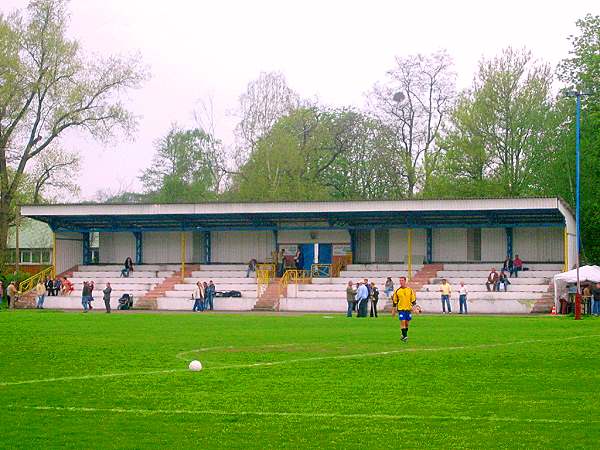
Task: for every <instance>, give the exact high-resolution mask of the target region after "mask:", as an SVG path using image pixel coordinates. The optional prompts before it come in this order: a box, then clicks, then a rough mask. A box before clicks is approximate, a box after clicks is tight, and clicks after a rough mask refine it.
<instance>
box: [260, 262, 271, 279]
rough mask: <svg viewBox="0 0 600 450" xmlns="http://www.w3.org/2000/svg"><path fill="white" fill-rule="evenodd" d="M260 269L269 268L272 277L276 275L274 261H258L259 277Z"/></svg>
mask: <svg viewBox="0 0 600 450" xmlns="http://www.w3.org/2000/svg"><path fill="white" fill-rule="evenodd" d="M259 270H267V271H268V272H269V274H270V278H273V277H275V264H274V263H258V264H257V265H256V273H257V275H256V276H257V277H258V271H259Z"/></svg>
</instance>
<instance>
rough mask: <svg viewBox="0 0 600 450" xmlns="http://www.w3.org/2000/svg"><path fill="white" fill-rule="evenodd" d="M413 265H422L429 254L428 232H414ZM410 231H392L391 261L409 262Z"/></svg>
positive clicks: (397, 229) (396, 229) (417, 230)
mask: <svg viewBox="0 0 600 450" xmlns="http://www.w3.org/2000/svg"><path fill="white" fill-rule="evenodd" d="M412 254H413V263H415V264H421V263H422V262H423V260H424V259H425V255H426V254H427V230H424V229H422V228H417V229H414V230H413V232H412ZM407 255H408V229H406V228H402V229H400V228H394V229H391V230H390V261H392V262H407V258H406V257H407Z"/></svg>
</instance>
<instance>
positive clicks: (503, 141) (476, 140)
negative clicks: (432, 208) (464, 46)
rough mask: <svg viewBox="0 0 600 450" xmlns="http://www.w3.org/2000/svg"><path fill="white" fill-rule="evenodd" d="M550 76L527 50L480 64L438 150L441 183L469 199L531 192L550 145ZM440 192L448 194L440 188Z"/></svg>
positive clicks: (455, 110)
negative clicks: (536, 165)
mask: <svg viewBox="0 0 600 450" xmlns="http://www.w3.org/2000/svg"><path fill="white" fill-rule="evenodd" d="M551 81H552V77H551V72H550V67H549V66H548V65H546V64H540V63H536V62H535V61H534V60H533V59H532V56H531V53H530V52H528V51H526V50H513V49H510V48H509V49H506V50H504V51H503V52H502V53H501V55H499V56H498V57H496V58H493V59H491V60H487V61H486V60H484V61H482V62H481V63H480V66H479V71H478V73H477V75H476V77H475V80H474V83H473V87H472V88H471V89H469V90H467V91H465V92H463V93H462V94H461V96H460V97H459V100H458V102H457V104H456V107H455V109H454V110H453V112H452V114H451V115H450V121H449V122H450V123H449V127H448V131H447V133H446V135H445V136H444V139H443V141H441V142H442V144H441V145H442V146H443V147H444V148H445V149H446V154H445V157H444V164H443V170H442V171H441V174H442V177H443V178H446V179H449V180H452V182H451V183H450V185H454V188H455V189H453V191H456V192H457V193H461V194H467V195H480V196H481V195H501V196H509V197H518V196H522V195H527V194H529V193H530V192H531V190H532V186H533V185H534V183H535V180H536V173H535V171H534V170H533V169H534V163H535V161H537V159H538V158H539V157H540V156H541V155H543V154H544V153H545V152H546V150H547V148H546V146H547V145H548V144H549V142H551V139H550V137H551V134H552V133H548V130H549V129H550V128H549V127H550V125H551V124H552V123H553V120H554V116H553V112H552V99H551V95H550V93H551ZM441 185H442V186H441V189H440V188H439V187H438V189H437V190H438V191H439V190H447V188H446V186H444V184H443V183H441Z"/></svg>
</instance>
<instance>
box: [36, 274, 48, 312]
mask: <svg viewBox="0 0 600 450" xmlns="http://www.w3.org/2000/svg"><path fill="white" fill-rule="evenodd" d="M35 293H36V295H37V303H36V305H35V307H36V308H37V309H44V298H45V297H46V286H44V283H42V280H41V279H40V280H38V282H37V284H36V285H35Z"/></svg>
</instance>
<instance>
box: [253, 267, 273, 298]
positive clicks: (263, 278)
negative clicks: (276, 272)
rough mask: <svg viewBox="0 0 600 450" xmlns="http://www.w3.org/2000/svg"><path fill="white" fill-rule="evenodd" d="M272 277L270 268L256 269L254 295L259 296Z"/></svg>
mask: <svg viewBox="0 0 600 450" xmlns="http://www.w3.org/2000/svg"><path fill="white" fill-rule="evenodd" d="M271 278H273V272H272V271H271V270H270V269H256V296H257V298H260V297H261V296H262V295H263V294H264V293H265V291H266V290H267V287H268V286H269V282H270V281H271Z"/></svg>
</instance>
